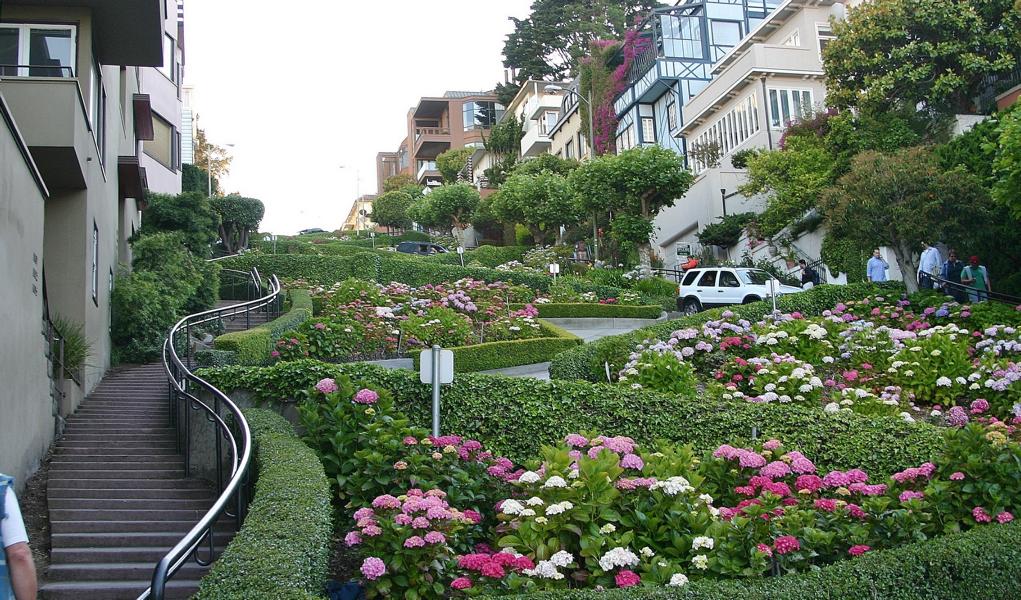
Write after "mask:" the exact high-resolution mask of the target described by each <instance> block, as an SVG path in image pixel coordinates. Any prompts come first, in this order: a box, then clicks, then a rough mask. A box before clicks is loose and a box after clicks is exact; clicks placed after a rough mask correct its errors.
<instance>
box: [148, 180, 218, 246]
mask: <svg viewBox="0 0 1021 600" xmlns="http://www.w3.org/2000/svg"><path fill="white" fill-rule="evenodd" d="M145 197H146V200H147V203H148V207H147V208H146V209H145V218H143V219H142V229H141V230H140V231H139V235H140V236H144V235H151V234H153V233H157V232H179V233H180V234H181V236H182V238H183V239H184V243H185V245H186V246H187V247H188V250H190V251H191V253H192V254H194V255H196V256H198V257H200V258H206V257H208V256H209V253H210V244H212V243H213V242H215V241H216V238H217V234H218V232H219V227H220V216H219V215H218V214H217V213H216V211H214V210H213V207H212V206H211V205H210V203H209V198H207V197H206V194H205V190H203V192H202V193H198V192H188V193H184V194H179V195H177V196H171V195H170V194H156V193H152V192H149V193H146V195H145Z"/></svg>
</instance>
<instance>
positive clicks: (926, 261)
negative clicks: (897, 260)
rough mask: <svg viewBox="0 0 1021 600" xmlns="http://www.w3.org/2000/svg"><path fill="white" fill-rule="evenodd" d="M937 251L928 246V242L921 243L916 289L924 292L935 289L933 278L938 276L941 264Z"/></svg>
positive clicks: (933, 247)
mask: <svg viewBox="0 0 1021 600" xmlns="http://www.w3.org/2000/svg"><path fill="white" fill-rule="evenodd" d="M941 262H942V261H941V258H940V255H939V250H938V249H937V248H936V247H935V246H930V245H929V242H922V256H921V258H920V259H919V260H918V275H917V276H918V287H919V288H921V289H924V290H931V289H933V288H935V287H937V286H936V285H935V283H936V281H935V277H936V275H938V274H939V267H940V263H941Z"/></svg>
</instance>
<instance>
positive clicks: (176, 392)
mask: <svg viewBox="0 0 1021 600" xmlns="http://www.w3.org/2000/svg"><path fill="white" fill-rule="evenodd" d="M250 278H251V281H252V282H254V285H255V286H257V289H259V290H260V293H259V296H258V297H256V298H255V299H253V300H248V301H246V302H242V303H239V304H235V305H231V306H226V307H222V308H214V309H212V310H207V311H203V312H200V313H195V314H193V315H188V316H187V317H184V318H183V319H181V320H180V321H178V322H177V323H176V324H175V325H174V326H173V327H171V328H170V331H169V333H168V334H167V339H166V340H164V343H163V367H164V370H165V371H166V374H167V379H168V381H169V399H170V402H169V411H170V421H171V423H172V424H173V425H174V427H175V429H176V432H177V444H178V450H179V451H180V452H181V453H182V454H183V455H184V469H185V475H186V476H188V475H190V474H191V467H192V465H191V450H192V431H191V426H192V416H191V413H192V412H201V413H202V414H203V416H204V417H205V419H206V421H208V422H209V423H212V425H213V431H214V437H215V440H214V445H215V457H213V458H214V460H215V470H216V485H217V492H218V493H219V496H218V497H217V498H216V501H215V502H214V503H213V506H212V508H210V509H209V510H208V511H207V512H206V514H205V515H204V516H203V517H202V518H201V519H200V520H199V522H198V523H196V524H195V526H194V527H192V528H191V530H190V531H189V532H188V533H187V534H185V536H184V537H183V538H181V541H179V542H177V544H176V545H175V546H174V547H173V548H172V549H171V550H170V551H169V552H167V554H166V555H165V556H164V557H163V558H162V559H160V561H159V562H158V563H157V564H156V567H155V569H154V570H153V575H152V582H151V585H150V587H149V588H148V589H147V590H145V591H144V592H142V594H141V595H139V596H138V599H139V600H142V599H145V598H154V599H155V600H162V598H163V597H164V593H165V591H166V585H167V582H168V581H169V580H170V578H171V577H173V576H174V574H175V573H177V571H178V570H179V569H180V568H181V567H182V566H183V565H184V564H185V563H186V562H187V561H188V560H189V559H191V558H194V560H195V562H197V563H198V564H200V565H202V566H206V565H209V564H211V563H212V562H213V559H214V553H215V548H214V543H213V527H214V526H215V524H216V522H217V521H218V520H219V518H220V517H221V516H223V515H226V516H228V517H231V518H233V519H234V520H235V523H236V524H237V526H238V527H239V528H240V526H241V523H242V522H244V518H245V512H246V511H247V508H248V495H249V491H250V489H249V488H250V484H251V481H250V477H249V471H250V467H251V461H252V433H251V430H250V429H249V427H248V422H247V421H246V420H245V417H244V416H243V415H242V414H241V409H240V408H238V406H237V405H236V404H234V402H233V401H231V399H230V398H229V397H228V396H227V395H226V394H224V393H223V392H222V391H220V390H219V389H217V388H216V387H215V386H213V385H212V384H210V383H209V382H207V381H205V380H203V379H202V378H201V377H198V376H197V375H195V374H194V373H193V372H192V371H191V368H192V355H193V351H192V348H193V340H192V335H191V334H192V331H193V330H194V329H195V328H197V327H200V326H203V325H206V324H209V323H214V322H218V321H220V320H222V319H224V318H234V317H237V316H238V315H240V314H241V313H244V314H245V315H246V317H247V316H248V315H250V314H251V313H252V312H255V311H263V312H278V311H279V310H280V307H281V293H280V292H281V290H280V281H279V280H278V279H277V277H276V275H273V276H271V277H270V278H269V281H268V283H267V284H266V285H265V287H264V284H263V281H262V278H261V277H260V275H259V272H258V271H257V270H256V269H254V268H253V269H252V270H251V272H250ZM263 290H265V291H264V292H263ZM182 338H183V339H182ZM182 344H183V349H184V353H185V356H184V357H183V358H182V357H181V356H180V354H179V351H180V349H181V348H182ZM200 396H205V397H207V398H211V399H212V402H211V403H207V402H208V401H203V400H202V399H200ZM225 446H226V447H225ZM225 463H227V465H229V468H226V469H225ZM231 506H232V507H233V512H231V510H229V507H231ZM204 543H205V544H207V545H208V555H207V557H206V558H202V557H200V556H199V554H198V550H199V547H200V546H202V545H203V544H204Z"/></svg>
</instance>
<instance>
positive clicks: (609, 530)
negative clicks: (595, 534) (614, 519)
mask: <svg viewBox="0 0 1021 600" xmlns="http://www.w3.org/2000/svg"><path fill="white" fill-rule="evenodd" d="M614 531H617V527H616V526H615V525H614V524H613V523H607V524H606V525H603V526H602V527H600V528H599V533H603V534H606V533H613V532H614Z"/></svg>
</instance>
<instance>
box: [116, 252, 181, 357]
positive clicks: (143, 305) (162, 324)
mask: <svg viewBox="0 0 1021 600" xmlns="http://www.w3.org/2000/svg"><path fill="white" fill-rule="evenodd" d="M179 300H180V299H179V298H175V297H173V296H172V295H170V294H169V293H168V292H167V290H166V287H165V286H164V285H163V282H162V281H161V279H160V277H159V275H157V274H155V273H152V272H149V271H139V272H135V273H131V274H129V275H123V276H121V277H119V278H118V279H117V283H116V285H114V288H113V292H112V293H111V294H110V304H111V313H112V315H111V323H110V338H111V339H112V340H113V343H114V346H115V349H116V352H117V359H118V361H121V362H131V361H134V362H140V363H141V362H147V361H150V360H153V359H155V358H156V357H157V356H159V352H160V348H161V347H162V345H163V339H164V338H165V337H166V335H167V331H168V330H169V329H170V327H171V325H173V324H174V322H175V321H176V320H177V316H176V315H177V314H178V311H179V310H180V308H181V306H180V304H179Z"/></svg>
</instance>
